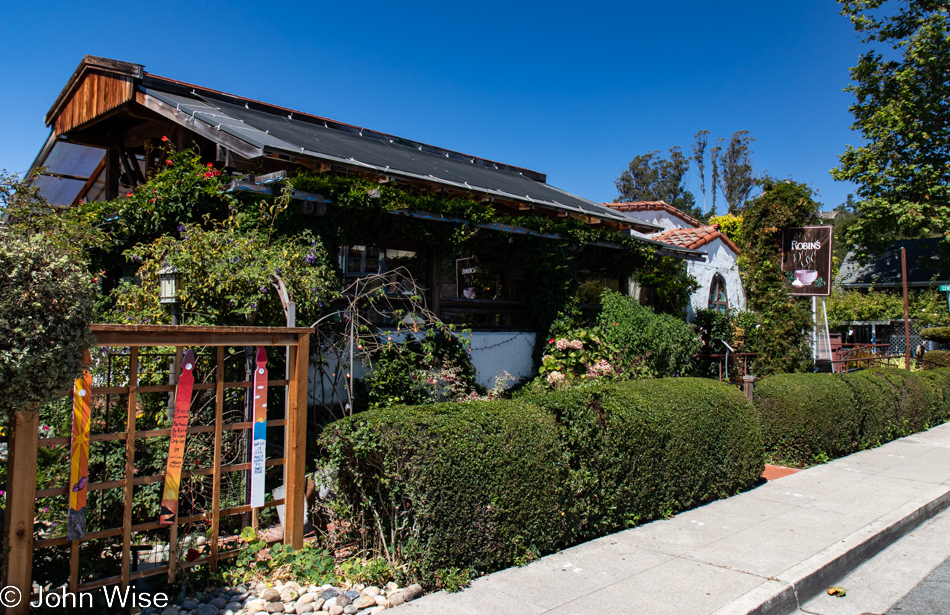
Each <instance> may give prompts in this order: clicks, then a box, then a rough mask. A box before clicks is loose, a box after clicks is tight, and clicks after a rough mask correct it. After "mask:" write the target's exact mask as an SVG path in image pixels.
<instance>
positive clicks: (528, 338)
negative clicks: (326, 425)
mask: <svg viewBox="0 0 950 615" xmlns="http://www.w3.org/2000/svg"><path fill="white" fill-rule="evenodd" d="M408 335H409V333H407V332H400V333H393V334H392V337H393V339H394V340H395V341H399V342H401V341H404V340H405V339H406V337H407V336H408ZM459 335H465V334H461V333H460V334H459ZM535 338H536V336H535V334H534V333H529V332H524V331H506V332H490V331H484V332H482V331H475V332H472V334H471V338H470V339H471V345H470V348H471V349H472V353H471V358H472V364H473V365H474V366H475V370H476V371H477V375H476V380H477V381H478V383H479V384H481V385H482V386H485V387H487V388H491V387H493V386H494V385H495V376H497V374H498V372H499V371H501V370H504V371H506V372H508V373H509V374H511V375H512V376H514V377H515V378H517V379H518V380H519V381H520V380H523V379H524V378H527V377H530V376H533V375H534V364H533V362H532V360H531V353H532V351H533V350H534V342H535ZM336 367H337V366H336V365H331V370H330V371H331V372H332V371H335V369H336ZM365 376H366V367H365V366H364V365H363V363H362V361H359V360H357V362H356V366H355V368H354V370H353V377H354V378H364V377H365ZM319 378H321V374H320V370H319V369H317V367H316V366H315V365H311V366H310V385H311V388H310V391H311V395H314V396H315V397H321V398H322V399H321V400H320V401H325V402H328V401H329V398H330V393H329V391H330V388H331V383H330V381H329V380H324V383H323V387H321V386H320V384H319V382H318V379H319ZM508 384H509V386H512V385H513V384H514V382H509V383H508ZM321 393H322V394H321ZM337 395H338V398H339V399H345V398H346V391H345V389H344V388H343V384H342V382H341V383H340V385H339V386H338V387H337ZM315 401H317V400H316V399H313V400H311V403H314V402H315Z"/></svg>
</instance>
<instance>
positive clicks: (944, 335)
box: [920, 327, 950, 342]
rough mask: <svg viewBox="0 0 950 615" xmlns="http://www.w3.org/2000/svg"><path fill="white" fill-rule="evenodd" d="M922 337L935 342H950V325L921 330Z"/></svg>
mask: <svg viewBox="0 0 950 615" xmlns="http://www.w3.org/2000/svg"><path fill="white" fill-rule="evenodd" d="M920 337H922V338H924V339H925V340H931V341H933V342H950V327H929V328H927V329H924V330H923V331H921V332H920Z"/></svg>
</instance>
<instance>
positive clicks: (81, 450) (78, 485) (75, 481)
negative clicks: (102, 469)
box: [66, 350, 92, 540]
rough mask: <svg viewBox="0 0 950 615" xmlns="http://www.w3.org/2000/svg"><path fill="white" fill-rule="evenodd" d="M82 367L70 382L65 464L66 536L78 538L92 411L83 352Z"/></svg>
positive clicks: (82, 533) (82, 518)
mask: <svg viewBox="0 0 950 615" xmlns="http://www.w3.org/2000/svg"><path fill="white" fill-rule="evenodd" d="M85 363H86V369H85V370H84V371H83V373H82V376H80V377H79V378H76V382H75V383H74V384H73V433H72V445H71V447H70V463H69V512H68V513H67V517H66V538H67V539H69V540H81V539H82V538H83V537H84V536H85V535H86V486H87V485H88V483H89V418H90V415H91V414H92V375H91V374H90V373H89V366H90V364H91V363H92V360H91V358H90V357H89V351H88V350H87V351H86V359H85Z"/></svg>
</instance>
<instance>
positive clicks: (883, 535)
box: [713, 487, 950, 615]
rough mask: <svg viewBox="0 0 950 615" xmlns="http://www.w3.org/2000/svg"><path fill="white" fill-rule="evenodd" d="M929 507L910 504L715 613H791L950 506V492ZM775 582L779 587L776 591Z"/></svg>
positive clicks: (766, 614)
mask: <svg viewBox="0 0 950 615" xmlns="http://www.w3.org/2000/svg"><path fill="white" fill-rule="evenodd" d="M941 489H942V491H943V492H942V493H941V494H940V495H938V496H937V497H936V498H934V499H932V500H931V501H929V502H927V503H926V504H922V505H921V504H918V503H915V502H911V503H909V504H906V505H904V506H903V507H901V508H900V509H898V510H897V511H894V512H893V513H891V514H888V515H885V516H884V517H881V518H880V519H878V520H876V521H874V522H872V523H870V524H868V525H866V526H865V527H863V528H861V529H860V530H858V531H856V532H854V533H852V534H851V535H849V536H848V537H846V538H844V539H843V540H841V541H839V542H837V543H835V544H833V545H832V546H830V547H828V548H827V549H825V550H823V551H821V552H820V553H817V554H816V555H813V556H812V557H810V558H808V559H807V560H805V561H804V562H802V563H800V564H798V565H796V566H794V567H792V568H789V569H788V570H787V571H785V572H783V573H782V574H781V575H779V577H778V578H774V579H772V580H771V582H768V583H766V584H763V585H761V586H759V587H757V588H756V589H754V590H752V591H750V592H749V593H747V594H745V595H744V596H741V597H740V598H738V599H736V600H734V601H733V602H732V603H730V604H728V605H726V606H724V607H722V608H720V609H718V610H716V611H715V612H714V614H713V615H788V614H789V613H794V612H795V611H797V610H798V609H799V606H800V605H801V604H802V603H804V602H807V601H808V600H810V599H811V598H813V597H814V596H816V595H818V594H819V593H821V592H822V591H825V589H826V588H827V587H828V586H829V585H832V584H834V582H835V581H837V580H838V579H841V578H842V577H844V576H846V575H847V574H848V573H850V572H851V571H852V570H854V569H855V568H857V567H858V566H860V565H861V564H863V563H864V562H866V561H867V560H869V559H871V558H872V557H874V556H875V555H877V554H878V553H880V552H881V551H883V550H884V549H886V548H887V547H889V546H890V545H891V544H893V543H894V542H896V541H897V540H898V539H899V538H901V537H902V536H904V535H905V534H907V533H908V532H910V531H911V530H913V529H914V528H916V527H917V526H919V525H920V524H922V523H923V522H925V521H927V520H929V519H931V518H932V517H934V516H936V515H937V514H939V513H940V512H942V511H943V510H945V509H947V508H950V489H946V488H943V487H941ZM777 584H781V587H779V588H776V585H777Z"/></svg>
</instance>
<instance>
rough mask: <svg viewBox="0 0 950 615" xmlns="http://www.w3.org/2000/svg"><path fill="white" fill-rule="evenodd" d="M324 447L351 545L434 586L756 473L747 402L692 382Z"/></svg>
mask: <svg viewBox="0 0 950 615" xmlns="http://www.w3.org/2000/svg"><path fill="white" fill-rule="evenodd" d="M322 443H323V445H324V446H325V448H326V450H327V453H328V465H329V466H330V467H333V468H335V469H336V472H337V476H338V493H339V494H340V503H339V505H338V511H337V512H338V514H340V515H341V516H342V517H343V518H344V519H346V520H348V521H350V522H351V524H352V525H351V527H352V529H353V533H352V536H353V537H357V538H358V537H360V536H362V538H363V542H362V544H361V546H362V547H363V548H370V549H374V550H376V551H377V552H380V553H384V554H385V555H386V556H387V557H388V558H389V559H390V561H392V562H393V563H397V564H406V565H407V567H406V569H407V570H408V572H409V574H410V575H411V576H417V575H418V577H420V578H422V579H423V580H425V579H428V580H429V582H430V583H431V579H455V578H456V577H459V574H457V572H458V571H460V570H461V571H471V572H472V573H474V574H478V573H485V572H490V571H493V570H498V569H500V568H504V567H506V566H510V565H513V564H519V563H524V562H527V561H530V560H531V559H533V558H535V557H537V556H539V555H542V554H545V553H550V552H552V551H554V550H555V549H557V548H560V547H564V546H568V545H570V544H574V543H576V542H578V541H580V540H585V539H589V538H593V537H595V536H601V535H604V534H606V533H609V532H611V531H615V530H617V529H620V528H623V527H628V526H631V525H634V524H636V523H640V522H644V521H647V520H649V519H654V518H658V517H662V516H667V515H671V514H673V513H675V512H677V511H679V510H683V509H685V508H688V507H691V506H696V505H698V504H701V503H703V502H706V501H709V500H712V499H715V498H719V497H724V496H728V495H732V494H734V493H736V492H737V491H739V490H741V489H743V488H746V487H748V486H750V485H752V484H754V483H755V481H756V480H757V479H758V477H759V475H760V474H761V472H762V467H763V461H762V445H761V435H760V433H759V427H758V422H757V420H756V415H755V410H754V408H753V407H752V405H751V404H750V403H749V402H748V401H747V400H746V399H745V397H744V396H743V395H742V394H741V393H740V392H739V391H738V390H737V389H736V388H735V387H731V386H729V385H725V384H721V383H719V382H716V381H711V380H701V379H693V378H681V379H663V380H641V381H634V382H624V383H615V384H607V385H599V386H596V385H595V386H588V387H584V388H569V389H565V390H559V391H555V392H553V393H548V394H544V395H536V396H531V397H526V398H523V399H521V400H498V401H493V402H464V403H456V404H439V405H434V406H427V407H397V408H391V409H383V410H371V411H368V412H365V413H361V414H358V415H355V416H353V417H351V418H348V419H344V420H342V421H339V422H337V423H333V424H332V425H330V426H329V427H328V428H327V429H326V431H325V432H324V435H323V437H322ZM459 578H461V577H459ZM446 582H447V581H446Z"/></svg>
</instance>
